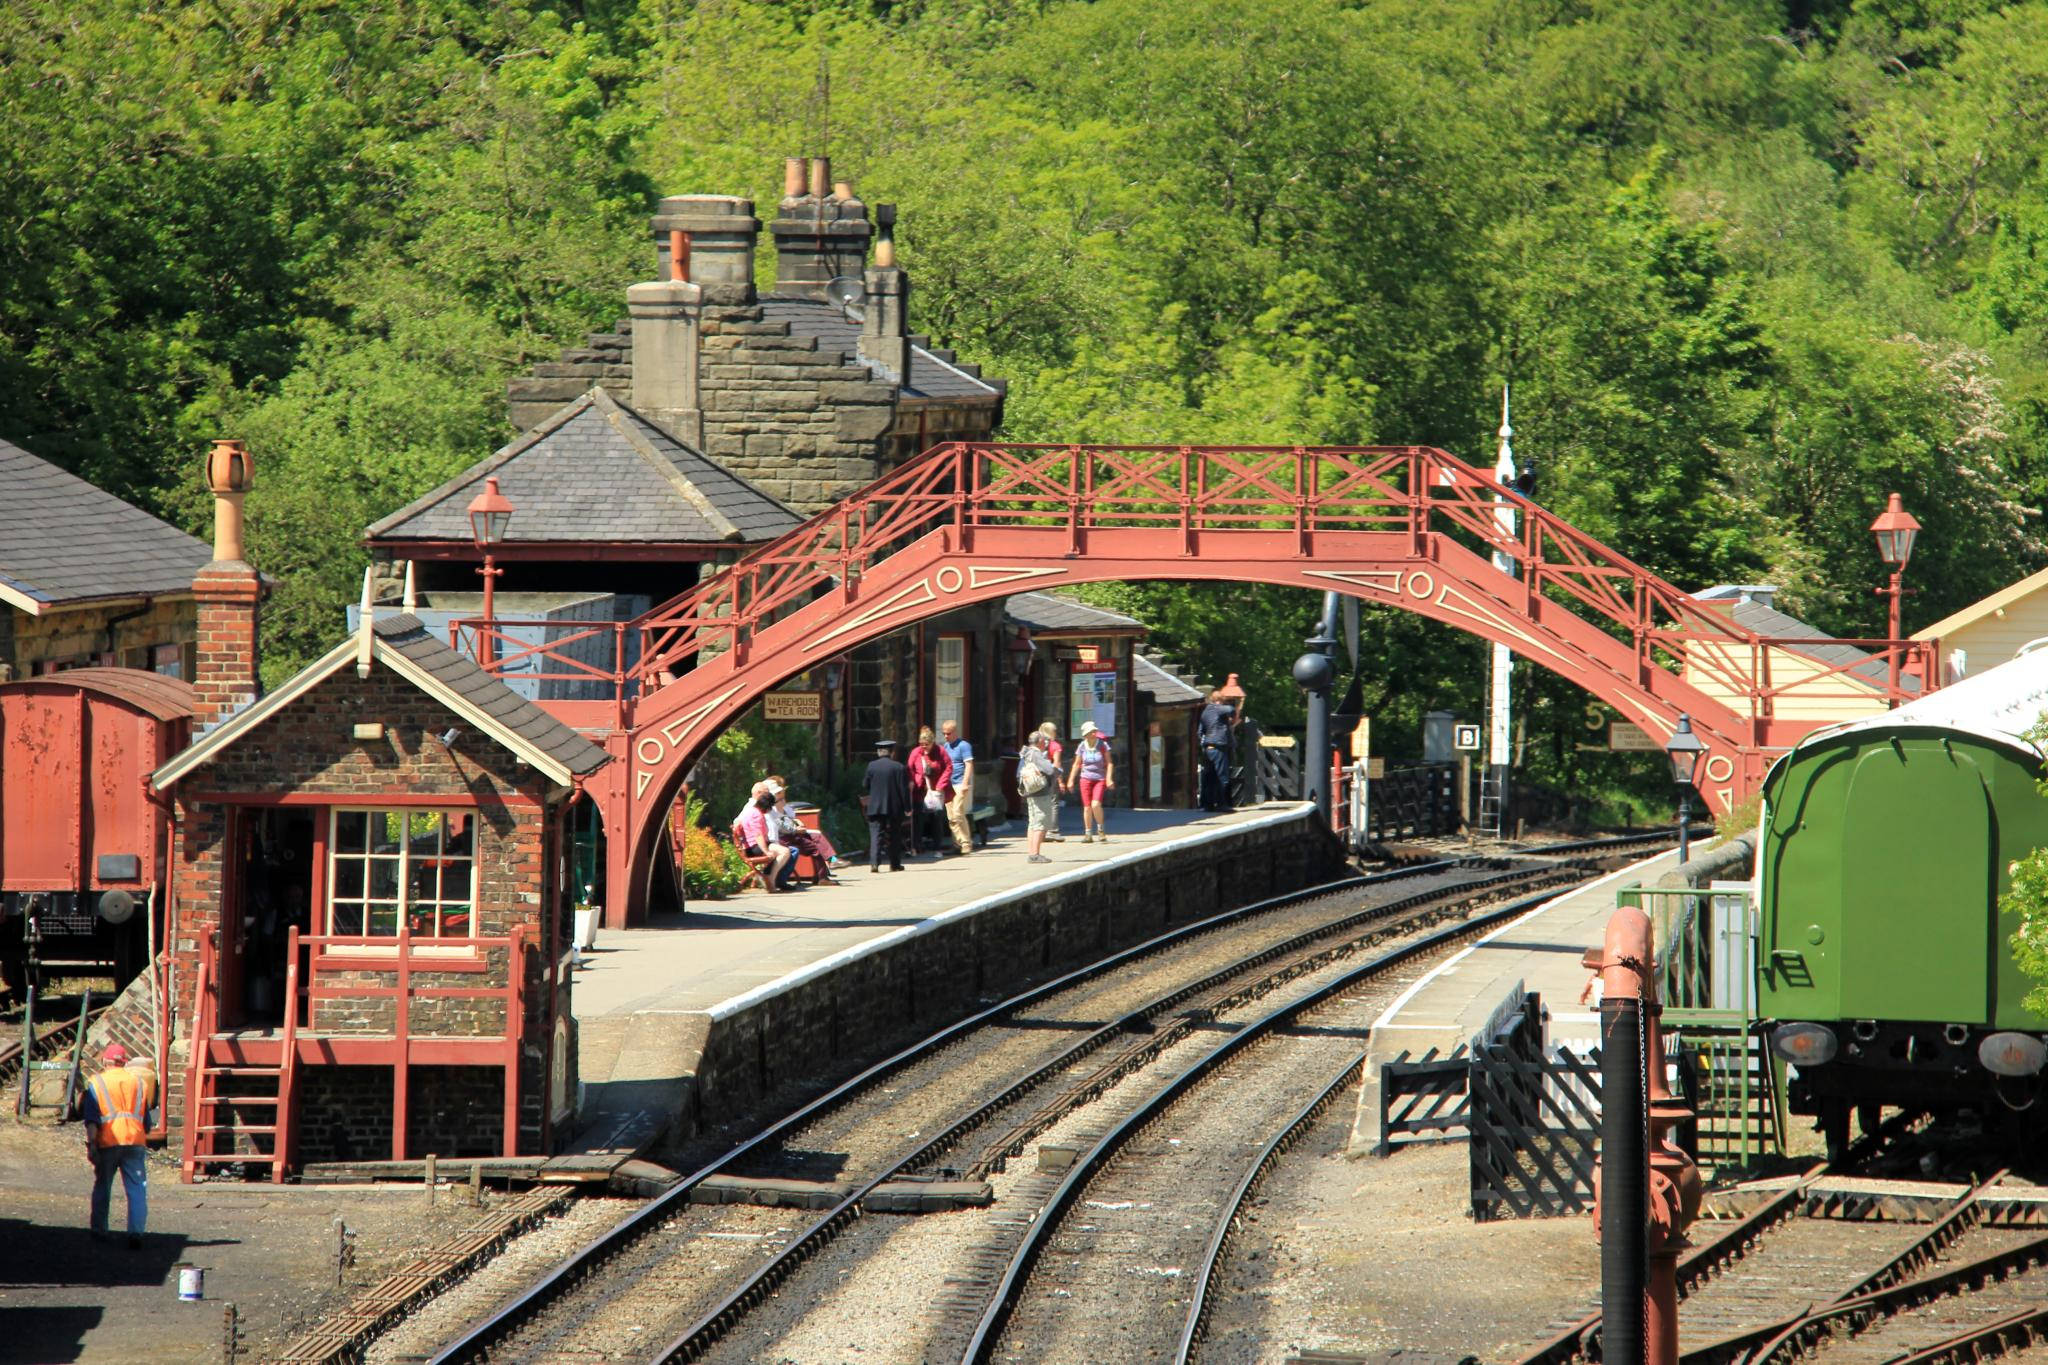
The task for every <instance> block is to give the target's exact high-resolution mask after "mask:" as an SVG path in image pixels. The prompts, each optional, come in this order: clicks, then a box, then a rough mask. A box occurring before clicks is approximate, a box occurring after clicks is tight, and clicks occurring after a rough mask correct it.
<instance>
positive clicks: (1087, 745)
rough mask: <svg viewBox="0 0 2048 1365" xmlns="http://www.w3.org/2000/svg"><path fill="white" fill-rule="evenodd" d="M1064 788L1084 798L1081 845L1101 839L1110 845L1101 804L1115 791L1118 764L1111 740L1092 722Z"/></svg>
mask: <svg viewBox="0 0 2048 1365" xmlns="http://www.w3.org/2000/svg"><path fill="white" fill-rule="evenodd" d="M1065 785H1066V786H1068V787H1070V788H1072V789H1073V790H1075V791H1077V792H1079V793H1080V796H1081V842H1082V843H1084V844H1092V843H1094V842H1095V841H1096V840H1097V839H1100V840H1102V841H1103V842H1104V843H1108V842H1109V826H1108V825H1107V824H1105V823H1103V819H1102V801H1103V796H1104V794H1105V793H1107V792H1113V791H1115V790H1116V761H1115V760H1114V759H1113V758H1112V757H1111V756H1110V752H1109V737H1108V736H1106V735H1104V734H1103V733H1102V730H1101V727H1099V726H1097V725H1096V723H1095V722H1094V721H1092V720H1091V721H1089V722H1088V723H1087V724H1085V725H1083V726H1082V727H1081V742H1080V743H1079V744H1077V745H1075V746H1074V762H1073V766H1072V767H1070V768H1068V770H1067V780H1066V784H1065Z"/></svg>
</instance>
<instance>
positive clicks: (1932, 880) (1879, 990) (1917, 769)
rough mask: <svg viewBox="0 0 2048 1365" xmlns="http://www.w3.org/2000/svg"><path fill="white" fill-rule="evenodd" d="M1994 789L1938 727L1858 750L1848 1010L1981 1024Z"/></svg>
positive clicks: (1993, 868) (1848, 848)
mask: <svg viewBox="0 0 2048 1365" xmlns="http://www.w3.org/2000/svg"><path fill="white" fill-rule="evenodd" d="M1996 828H1997V826H1996V824H1995V823H1994V820H1993V817H1992V810H1991V800H1990V794H1989V792H1987V791H1986V789H1985V784H1984V778H1983V774H1982V773H1981V772H1979V770H1978V767H1977V764H1976V762H1975V759H1974V756H1973V755H1972V754H1971V753H1970V751H1969V750H1967V749H1964V748H1962V747H1960V746H1955V745H1952V744H1949V743H1947V742H1944V741H1942V740H1940V739H1935V738H1922V737H1917V736H1916V737H1913V738H1904V739H1895V740H1893V741H1892V742H1891V743H1889V744H1885V745H1881V746H1879V745H1873V746H1871V747H1870V748H1869V749H1868V750H1866V751H1865V752H1864V753H1863V754H1861V755H1859V756H1858V758H1857V760H1856V768H1855V772H1854V774H1853V776H1852V778H1851V781H1850V785H1849V792H1848V801H1847V804H1846V806H1845V811H1844V816H1843V822H1842V881H1841V885H1842V902H1841V921H1840V923H1841V925H1842V929H1841V933H1842V937H1843V943H1842V1015H1843V1017H1845V1018H1850V1019H1898V1020H1916V1021H1917V1020H1926V1021H1935V1022H1940V1023H1962V1024H1981V1023H1984V1022H1986V1019H1987V1016H1988V1014H1989V1005H1990V1002H1989V993H1990V992H1989V987H1990V966H1991V942H1990V934H1991V925H1990V916H1989V915H1988V913H1987V911H1986V907H1987V906H1989V905H1990V904H1991V903H1992V897H1993V892H1994V889H1995V886H1996V879H1997V860H1996V857H1995V852H1996V850H1995V847H1994V840H1995V832H1996Z"/></svg>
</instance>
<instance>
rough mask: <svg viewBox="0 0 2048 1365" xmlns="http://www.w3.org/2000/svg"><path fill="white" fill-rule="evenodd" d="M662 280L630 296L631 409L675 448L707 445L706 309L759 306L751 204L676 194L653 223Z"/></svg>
mask: <svg viewBox="0 0 2048 1365" xmlns="http://www.w3.org/2000/svg"><path fill="white" fill-rule="evenodd" d="M653 226H654V242H655V263H656V267H657V273H658V278H656V279H654V280H652V281H649V282H648V283H645V284H636V285H634V286H632V287H631V288H630V289H628V290H627V291H626V311H627V313H628V314H629V315H630V316H631V317H632V319H633V397H632V400H631V401H632V406H633V408H634V409H635V410H636V411H638V412H640V413H641V414H642V415H644V416H646V417H648V418H650V419H652V420H654V421H656V422H659V423H660V424H661V425H662V426H663V427H665V428H666V429H667V430H668V431H669V433H670V434H671V435H673V436H674V437H676V439H677V440H680V441H683V442H686V443H687V444H689V445H692V446H701V445H702V443H703V426H704V412H703V403H702V401H701V399H700V398H699V395H698V372H697V365H698V358H699V352H700V350H701V345H700V327H701V324H702V320H703V311H704V307H705V305H707V304H710V305H714V306H741V307H744V306H746V305H748V304H751V303H753V302H754V244H755V241H756V240H757V239H758V238H759V236H760V232H761V223H760V220H759V219H757V218H755V217H754V203H753V201H752V200H751V199H736V198H733V197H732V196H730V195H722V194H678V195H671V196H669V197H668V198H666V199H663V200H662V201H661V206H660V208H659V209H658V210H656V212H655V214H654V218H653Z"/></svg>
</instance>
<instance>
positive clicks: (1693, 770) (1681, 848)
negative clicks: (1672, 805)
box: [1664, 712, 1707, 867]
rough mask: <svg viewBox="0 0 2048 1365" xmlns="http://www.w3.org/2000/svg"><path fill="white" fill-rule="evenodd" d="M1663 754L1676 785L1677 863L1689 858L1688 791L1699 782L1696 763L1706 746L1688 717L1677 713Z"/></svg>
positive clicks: (1690, 821)
mask: <svg viewBox="0 0 2048 1365" xmlns="http://www.w3.org/2000/svg"><path fill="white" fill-rule="evenodd" d="M1664 756H1665V757H1666V758H1668V759H1670V760H1671V780H1672V781H1674V782H1676V783H1677V784H1678V865H1679V866H1680V867H1683V866H1685V864H1686V863H1688V862H1690V861H1691V859H1692V794H1693V791H1694V789H1695V788H1696V787H1697V786H1698V785H1699V775H1700V764H1701V763H1703V762H1705V761H1706V757H1707V746H1706V745H1704V744H1702V743H1700V738H1699V736H1698V735H1696V734H1694V733H1693V732H1692V717H1691V716H1688V715H1685V714H1684V713H1682V712H1681V713H1680V715H1679V717H1678V729H1677V731H1676V732H1675V733H1674V734H1673V735H1672V736H1671V738H1670V739H1669V740H1668V741H1666V743H1665V745H1664Z"/></svg>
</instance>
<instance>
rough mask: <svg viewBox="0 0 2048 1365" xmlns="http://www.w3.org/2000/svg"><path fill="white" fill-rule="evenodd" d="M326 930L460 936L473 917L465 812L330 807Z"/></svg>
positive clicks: (471, 844) (470, 823) (472, 861)
mask: <svg viewBox="0 0 2048 1365" xmlns="http://www.w3.org/2000/svg"><path fill="white" fill-rule="evenodd" d="M327 847H328V849H329V854H328V857H329V860H330V863H331V866H330V867H329V869H328V881H327V885H328V888H329V890H328V911H327V932H328V933H330V934H341V935H365V936H369V937H380V936H389V937H394V938H395V937H396V936H397V934H398V926H399V925H400V924H401V923H404V924H406V925H408V926H410V928H411V930H412V932H413V935H414V936H415V937H418V938H467V937H469V935H470V933H471V928H470V926H471V924H472V922H473V921H474V919H475V913H476V817H475V815H474V814H473V813H471V812H469V811H438V810H337V811H335V812H334V830H333V835H332V837H331V838H330V839H329V840H328V843H327Z"/></svg>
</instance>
